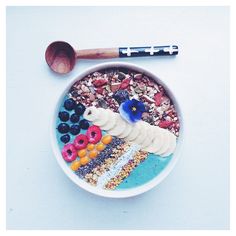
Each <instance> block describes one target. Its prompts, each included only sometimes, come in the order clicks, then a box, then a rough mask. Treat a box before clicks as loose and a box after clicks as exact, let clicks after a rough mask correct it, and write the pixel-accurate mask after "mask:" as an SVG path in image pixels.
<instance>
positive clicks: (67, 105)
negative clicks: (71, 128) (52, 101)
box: [64, 98, 76, 111]
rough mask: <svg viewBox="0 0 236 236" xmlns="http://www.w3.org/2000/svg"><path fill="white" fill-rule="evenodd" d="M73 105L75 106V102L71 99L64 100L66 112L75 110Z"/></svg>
mask: <svg viewBox="0 0 236 236" xmlns="http://www.w3.org/2000/svg"><path fill="white" fill-rule="evenodd" d="M75 105H76V102H75V101H74V100H73V99H72V98H69V99H67V100H65V102H64V107H65V109H66V110H68V111H71V110H73V109H74V108H75Z"/></svg>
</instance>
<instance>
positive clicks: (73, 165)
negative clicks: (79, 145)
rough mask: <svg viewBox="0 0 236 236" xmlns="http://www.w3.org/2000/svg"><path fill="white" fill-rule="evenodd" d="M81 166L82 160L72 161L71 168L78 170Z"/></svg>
mask: <svg viewBox="0 0 236 236" xmlns="http://www.w3.org/2000/svg"><path fill="white" fill-rule="evenodd" d="M80 166H81V163H80V160H75V161H73V162H72V163H71V165H70V168H71V169H72V170H73V171H76V170H78V169H79V168H80Z"/></svg>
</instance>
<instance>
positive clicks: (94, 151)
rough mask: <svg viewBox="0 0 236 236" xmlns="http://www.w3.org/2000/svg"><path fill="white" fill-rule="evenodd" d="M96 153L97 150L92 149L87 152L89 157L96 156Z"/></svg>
mask: <svg viewBox="0 0 236 236" xmlns="http://www.w3.org/2000/svg"><path fill="white" fill-rule="evenodd" d="M97 155H98V151H97V150H95V149H94V150H92V151H91V152H90V153H89V158H91V159H93V158H96V157H97Z"/></svg>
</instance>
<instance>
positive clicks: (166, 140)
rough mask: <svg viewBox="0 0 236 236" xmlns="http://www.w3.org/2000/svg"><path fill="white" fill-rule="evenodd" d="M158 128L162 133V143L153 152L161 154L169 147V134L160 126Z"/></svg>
mask: <svg viewBox="0 0 236 236" xmlns="http://www.w3.org/2000/svg"><path fill="white" fill-rule="evenodd" d="M159 129H160V131H161V133H162V138H163V143H162V146H161V148H160V149H159V150H158V151H156V152H155V154H158V155H162V154H163V153H165V152H166V151H167V149H168V148H169V142H170V135H169V131H167V130H165V129H162V128H159Z"/></svg>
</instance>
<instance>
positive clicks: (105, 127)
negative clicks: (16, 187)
mask: <svg viewBox="0 0 236 236" xmlns="http://www.w3.org/2000/svg"><path fill="white" fill-rule="evenodd" d="M106 112H107V115H108V116H109V118H108V121H107V122H106V124H104V125H101V129H103V130H109V129H112V128H113V127H114V126H115V125H116V119H117V117H118V116H117V115H116V113H114V112H112V111H111V110H108V109H107V110H106Z"/></svg>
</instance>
